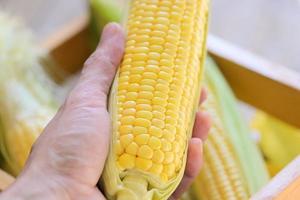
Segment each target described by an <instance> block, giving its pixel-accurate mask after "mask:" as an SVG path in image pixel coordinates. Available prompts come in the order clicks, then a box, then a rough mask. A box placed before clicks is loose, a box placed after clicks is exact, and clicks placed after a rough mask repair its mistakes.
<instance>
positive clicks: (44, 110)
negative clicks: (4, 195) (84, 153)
mask: <svg viewBox="0 0 300 200" xmlns="http://www.w3.org/2000/svg"><path fill="white" fill-rule="evenodd" d="M0 29H1V31H0V52H1V56H0V69H1V71H2V72H5V73H0V95H1V96H0V149H1V154H2V155H3V158H4V162H5V163H3V165H4V166H6V168H7V170H8V171H9V172H10V173H11V174H13V175H18V174H19V172H20V171H21V169H22V168H23V165H24V163H25V161H26V159H27V156H28V154H29V152H30V149H31V146H32V143H33V142H34V141H35V139H36V138H37V136H38V135H39V134H40V133H41V131H42V129H43V128H44V127H45V125H46V124H47V122H48V121H49V120H50V118H51V117H52V116H53V115H54V112H55V110H56V109H57V107H58V104H57V102H56V100H55V99H54V97H53V95H52V92H50V91H52V87H51V86H50V85H51V84H54V83H53V82H51V81H50V79H49V77H47V76H46V74H45V72H44V71H43V69H42V68H41V66H40V63H39V58H40V57H42V56H43V55H44V53H42V52H41V51H40V50H38V49H37V48H36V47H35V46H34V45H33V42H32V39H31V35H30V33H29V32H28V31H27V30H25V29H24V27H22V26H21V25H20V24H19V23H18V22H17V21H15V20H13V19H11V17H9V16H6V15H5V14H0ZM53 87H54V85H53Z"/></svg>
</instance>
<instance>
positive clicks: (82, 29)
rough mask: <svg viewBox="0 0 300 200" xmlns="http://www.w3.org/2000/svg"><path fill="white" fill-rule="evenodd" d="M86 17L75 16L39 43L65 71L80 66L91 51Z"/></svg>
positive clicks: (73, 69) (76, 68)
mask: <svg viewBox="0 0 300 200" xmlns="http://www.w3.org/2000/svg"><path fill="white" fill-rule="evenodd" d="M88 19H89V18H88V16H87V15H83V16H81V17H78V18H76V19H75V20H73V21H72V22H71V23H69V24H67V25H66V26H64V27H62V28H61V29H60V30H58V31H57V32H55V33H54V34H52V35H51V36H49V37H48V38H47V39H46V40H45V41H43V42H42V43H41V44H40V46H41V47H42V48H45V49H48V50H49V51H50V53H51V55H52V56H53V57H54V58H55V61H56V62H57V63H58V64H59V65H60V66H61V67H62V68H63V69H64V70H65V71H67V72H70V73H74V72H76V71H77V70H78V69H79V68H81V67H82V64H83V62H84V61H85V60H86V58H87V57H88V56H89V55H90V53H91V51H92V48H91V46H90V40H89V30H88V28H87V25H88Z"/></svg>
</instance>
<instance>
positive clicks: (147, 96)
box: [102, 0, 208, 200]
mask: <svg viewBox="0 0 300 200" xmlns="http://www.w3.org/2000/svg"><path fill="white" fill-rule="evenodd" d="M207 15H208V2H207V1H206V0H182V1H171V0H164V1H153V0H134V1H132V3H131V10H130V13H129V17H128V23H127V30H128V36H127V42H126V48H125V56H124V59H123V62H122V64H121V66H120V69H119V72H118V74H117V76H116V79H115V81H114V84H113V87H112V90H111V98H110V113H111V116H112V119H113V136H112V141H111V148H110V154H109V156H108V160H107V164H106V166H105V169H104V174H103V179H102V180H103V184H104V189H105V192H106V195H107V197H108V198H109V199H133V200H134V199H167V198H168V197H169V196H170V195H171V193H172V192H173V191H174V190H175V188H176V187H177V185H178V184H179V182H180V180H181V178H182V175H183V172H184V168H185V162H186V154H187V142H188V139H189V138H190V136H191V131H192V127H193V122H194V116H195V111H196V110H197V105H198V100H199V93H200V85H199V83H200V79H201V75H202V71H203V60H204V57H205V39H206V31H207V18H208V17H207Z"/></svg>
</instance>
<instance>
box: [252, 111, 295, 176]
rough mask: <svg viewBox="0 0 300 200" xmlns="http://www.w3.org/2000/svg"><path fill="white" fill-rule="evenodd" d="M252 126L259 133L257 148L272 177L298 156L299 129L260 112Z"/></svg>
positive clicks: (253, 120)
mask: <svg viewBox="0 0 300 200" xmlns="http://www.w3.org/2000/svg"><path fill="white" fill-rule="evenodd" d="M252 126H253V128H254V129H255V130H256V131H257V132H258V133H259V136H260V137H259V138H260V139H259V146H260V148H261V150H262V152H263V154H264V157H265V161H266V164H267V166H268V170H269V172H270V174H271V175H272V176H274V175H276V174H277V173H278V172H279V171H280V170H282V169H283V168H284V167H285V166H286V165H287V164H289V163H290V162H291V161H292V160H293V159H295V158H296V157H297V156H298V155H300V129H299V128H297V127H294V126H292V125H289V124H287V123H285V122H283V121H281V120H279V119H277V118H275V117H273V116H271V115H268V114H267V113H264V112H261V111H259V112H257V113H256V114H255V116H254V118H253V119H252Z"/></svg>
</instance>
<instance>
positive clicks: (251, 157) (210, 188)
mask: <svg viewBox="0 0 300 200" xmlns="http://www.w3.org/2000/svg"><path fill="white" fill-rule="evenodd" d="M204 83H205V87H206V88H207V90H208V94H209V95H208V98H207V100H206V102H205V103H204V105H203V107H202V109H203V110H204V111H205V112H207V113H209V114H210V116H211V118H212V128H211V129H210V133H209V137H208V139H207V141H206V142H205V145H204V165H203V167H202V169H201V171H200V174H199V176H198V177H197V178H196V180H195V181H194V183H193V184H192V186H191V188H190V190H189V191H188V192H187V193H186V194H185V198H184V199H185V200H187V199H193V200H196V199H205V200H227V199H232V200H234V199H236V200H243V199H249V198H250V196H251V195H253V194H254V193H255V192H256V191H257V190H259V189H260V188H261V187H262V186H263V185H264V184H266V183H267V181H268V174H267V171H266V169H265V166H264V165H263V160H262V156H261V154H260V153H259V151H258V149H257V147H256V146H255V144H254V143H253V141H251V138H250V136H249V130H247V128H246V126H245V124H244V121H243V120H242V118H241V116H240V115H239V113H238V110H237V105H236V102H235V99H234V95H233V93H232V91H231V90H230V88H229V86H228V84H227V83H226V81H225V79H224V78H223V77H222V74H221V72H220V71H219V70H218V68H217V66H216V65H215V63H214V62H213V60H212V59H210V58H208V59H207V62H206V71H205V81H204ZM245 166H246V167H245Z"/></svg>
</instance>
